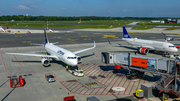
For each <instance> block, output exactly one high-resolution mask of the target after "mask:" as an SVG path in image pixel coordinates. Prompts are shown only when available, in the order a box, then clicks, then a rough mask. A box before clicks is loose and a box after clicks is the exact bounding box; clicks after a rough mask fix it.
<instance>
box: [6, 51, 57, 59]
mask: <svg viewBox="0 0 180 101" xmlns="http://www.w3.org/2000/svg"><path fill="white" fill-rule="evenodd" d="M5 53H6V54H13V55H26V56H39V57H49V58H57V57H56V56H53V55H42V54H25V53H7V52H5Z"/></svg>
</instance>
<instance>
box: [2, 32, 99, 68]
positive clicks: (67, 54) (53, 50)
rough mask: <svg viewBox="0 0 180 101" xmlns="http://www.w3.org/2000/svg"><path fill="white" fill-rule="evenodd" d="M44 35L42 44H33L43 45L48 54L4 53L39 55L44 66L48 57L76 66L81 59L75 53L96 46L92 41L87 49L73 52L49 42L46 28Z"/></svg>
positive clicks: (47, 62) (47, 61) (46, 64)
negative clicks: (91, 45)
mask: <svg viewBox="0 0 180 101" xmlns="http://www.w3.org/2000/svg"><path fill="white" fill-rule="evenodd" d="M44 36H45V42H44V44H34V45H44V47H45V49H46V51H47V53H48V54H50V55H42V54H25V53H7V52H5V53H6V54H13V55H26V56H39V57H43V58H42V60H41V62H42V64H43V65H44V66H49V65H50V62H49V60H48V58H54V59H56V60H58V61H62V62H64V63H66V64H67V65H69V66H76V65H77V64H78V62H80V61H81V57H80V56H78V55H76V54H78V53H81V52H84V51H87V50H90V49H93V48H95V47H96V44H95V41H94V47H91V48H87V49H83V50H79V51H75V52H71V51H68V50H66V49H64V48H61V47H58V46H56V45H54V44H56V43H57V42H56V43H49V40H48V37H47V34H46V30H44Z"/></svg>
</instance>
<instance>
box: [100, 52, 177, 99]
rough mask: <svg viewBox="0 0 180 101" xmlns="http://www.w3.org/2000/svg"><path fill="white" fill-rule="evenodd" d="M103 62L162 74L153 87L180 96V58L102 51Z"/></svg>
mask: <svg viewBox="0 0 180 101" xmlns="http://www.w3.org/2000/svg"><path fill="white" fill-rule="evenodd" d="M102 62H104V63H106V64H115V65H121V67H123V68H127V69H129V71H131V70H135V71H136V73H137V74H138V73H140V72H139V71H144V72H151V73H157V74H161V79H160V80H158V81H157V82H156V83H155V84H154V85H153V88H154V89H156V90H158V91H160V92H163V93H169V92H170V93H171V94H173V95H175V96H176V97H180V60H179V59H178V60H172V59H170V60H166V59H161V58H153V57H144V56H137V55H130V54H122V53H112V52H102ZM128 64H129V65H128ZM138 75H140V74H138Z"/></svg>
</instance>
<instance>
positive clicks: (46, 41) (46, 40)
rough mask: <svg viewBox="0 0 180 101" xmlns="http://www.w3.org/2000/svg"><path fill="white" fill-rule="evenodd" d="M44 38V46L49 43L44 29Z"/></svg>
mask: <svg viewBox="0 0 180 101" xmlns="http://www.w3.org/2000/svg"><path fill="white" fill-rule="evenodd" d="M44 37H45V42H44V45H45V44H47V43H49V40H48V36H47V33H46V29H44Z"/></svg>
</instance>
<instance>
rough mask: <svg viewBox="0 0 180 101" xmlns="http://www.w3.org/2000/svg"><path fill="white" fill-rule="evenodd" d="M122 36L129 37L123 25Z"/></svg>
mask: <svg viewBox="0 0 180 101" xmlns="http://www.w3.org/2000/svg"><path fill="white" fill-rule="evenodd" d="M123 37H124V38H131V37H130V36H129V34H128V32H127V30H126V28H125V27H124V26H123Z"/></svg>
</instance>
